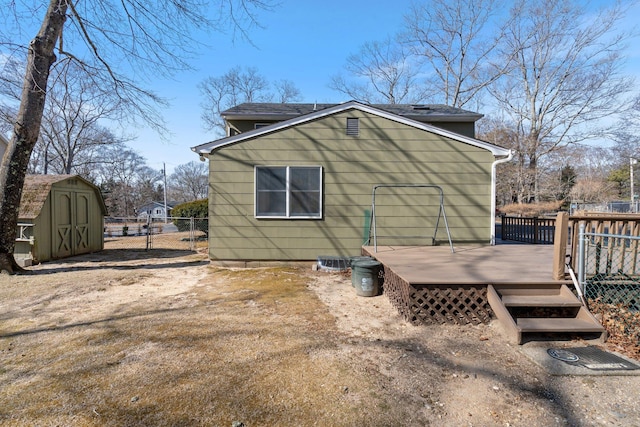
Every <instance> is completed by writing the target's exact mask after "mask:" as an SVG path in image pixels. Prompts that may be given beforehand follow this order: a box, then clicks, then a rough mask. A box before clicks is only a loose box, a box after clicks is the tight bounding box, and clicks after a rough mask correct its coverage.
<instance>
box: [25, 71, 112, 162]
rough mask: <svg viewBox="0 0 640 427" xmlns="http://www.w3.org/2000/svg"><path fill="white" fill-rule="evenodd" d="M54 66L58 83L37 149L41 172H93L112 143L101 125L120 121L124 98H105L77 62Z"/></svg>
mask: <svg viewBox="0 0 640 427" xmlns="http://www.w3.org/2000/svg"><path fill="white" fill-rule="evenodd" d="M65 65H66V66H64V67H54V69H53V70H52V74H51V79H52V81H53V82H54V84H53V85H52V87H51V89H50V90H49V91H48V94H47V99H46V105H45V109H44V112H43V118H42V127H41V130H40V138H39V140H38V142H37V143H36V146H35V147H34V152H39V153H38V154H39V156H37V158H38V159H39V160H41V164H40V170H39V171H40V172H41V173H44V174H46V173H50V172H53V173H61V174H70V173H72V172H76V173H79V172H80V171H86V170H90V169H91V168H92V166H93V167H95V164H96V162H98V161H99V158H98V157H96V155H97V154H98V152H99V147H100V146H102V145H106V144H112V143H114V142H115V141H117V140H119V141H120V142H124V139H123V138H116V137H115V135H114V134H113V132H111V131H110V130H108V129H106V128H104V127H103V126H102V125H100V122H101V121H103V120H105V119H109V118H114V119H119V118H120V117H119V116H120V111H121V110H122V107H121V104H122V102H123V100H122V99H119V98H115V99H114V98H111V97H108V96H104V94H103V92H102V90H100V88H97V87H95V86H94V85H93V84H92V82H91V80H90V79H88V78H87V76H86V74H85V73H83V72H82V71H81V70H80V69H79V68H78V67H77V66H76V64H75V63H73V62H67V63H65ZM31 160H32V163H33V161H34V160H35V159H34V158H33V156H32V159H31Z"/></svg>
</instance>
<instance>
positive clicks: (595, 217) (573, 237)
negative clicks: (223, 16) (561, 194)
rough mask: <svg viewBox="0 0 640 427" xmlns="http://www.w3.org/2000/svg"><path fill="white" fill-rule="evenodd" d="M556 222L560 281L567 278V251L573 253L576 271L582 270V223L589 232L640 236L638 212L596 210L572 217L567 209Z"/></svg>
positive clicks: (556, 265)
mask: <svg viewBox="0 0 640 427" xmlns="http://www.w3.org/2000/svg"><path fill="white" fill-rule="evenodd" d="M555 222H556V233H555V238H554V239H555V243H554V266H553V276H554V279H558V280H560V279H563V278H565V272H564V271H565V263H566V255H567V254H570V255H571V258H570V261H569V262H570V263H571V267H572V268H573V270H574V271H577V269H578V266H577V263H578V235H579V233H580V226H581V225H582V224H584V226H585V232H587V233H598V234H617V235H623V236H640V215H637V214H636V215H632V214H612V213H594V214H584V215H574V216H571V217H569V215H568V214H567V213H566V212H560V213H559V214H558V216H557V218H556V220H555Z"/></svg>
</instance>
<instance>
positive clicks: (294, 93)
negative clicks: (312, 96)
mask: <svg viewBox="0 0 640 427" xmlns="http://www.w3.org/2000/svg"><path fill="white" fill-rule="evenodd" d="M273 86H274V88H275V91H276V99H277V101H278V102H279V103H281V104H285V103H287V102H299V101H300V100H301V99H302V94H301V93H300V89H298V88H297V87H296V85H295V84H294V83H293V82H292V81H291V80H286V79H283V80H278V81H277V82H275V83H274V84H273Z"/></svg>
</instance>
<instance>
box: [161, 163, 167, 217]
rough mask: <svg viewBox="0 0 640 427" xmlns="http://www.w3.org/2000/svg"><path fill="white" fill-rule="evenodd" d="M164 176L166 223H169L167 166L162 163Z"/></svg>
mask: <svg viewBox="0 0 640 427" xmlns="http://www.w3.org/2000/svg"><path fill="white" fill-rule="evenodd" d="M162 175H163V179H164V185H163V187H164V223H165V224H166V223H167V165H166V163H164V162H162Z"/></svg>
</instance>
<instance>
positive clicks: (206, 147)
mask: <svg viewBox="0 0 640 427" xmlns="http://www.w3.org/2000/svg"><path fill="white" fill-rule="evenodd" d="M352 108H355V109H358V110H361V111H364V112H367V113H371V114H375V115H377V116H380V117H384V118H387V119H389V120H393V121H396V122H399V123H403V124H406V125H408V126H412V127H416V128H419V129H422V130H425V131H429V132H432V133H435V134H438V135H441V136H445V137H448V138H451V139H454V140H457V141H460V142H464V143H467V144H470V145H473V146H476V147H479V148H483V149H486V150H488V151H490V152H491V153H492V154H493V155H494V156H498V157H500V156H507V155H508V154H509V150H507V149H505V148H502V147H498V146H497V145H493V144H491V143H489V142H485V141H481V140H479V139H475V138H471V137H467V136H464V135H460V134H459V133H455V132H452V131H448V130H445V129H442V128H439V127H437V126H434V125H430V124H428V123H424V122H421V121H417V120H413V119H410V118H407V117H405V116H400V115H397V114H394V113H390V112H388V111H384V110H380V109H378V108H375V107H371V106H369V105H365V104H361V103H359V102H357V101H350V102H346V103H343V104H338V105H336V106H333V107H330V108H326V109H323V110H318V111H314V112H312V113H309V114H305V115H303V116H297V117H294V118H292V119H289V120H285V121H282V122H277V123H273V124H271V125H269V126H265V127H262V128H259V129H254V130H251V131H248V132H243V133H239V134H237V135H234V136H229V137H226V138H221V139H218V140H215V141H210V142H207V143H204V144H200V145H197V146H195V147H191V150H192V151H193V152H195V153H198V154H200V155H208V154H211V153H212V152H213V151H215V150H218V149H220V148H223V147H226V146H228V145H232V144H235V143H238V142H241V141H244V140H246V139H250V138H254V137H256V136H261V135H266V134H269V133H271V132H275V131H278V130H281V129H286V128H289V127H293V126H296V125H298V124H301V123H305V122H308V121H311V120H317V119H319V118H322V117H325V116H329V115H333V114H336V113H340V112H342V111H346V110H349V109H352ZM480 116H482V115H480Z"/></svg>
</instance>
